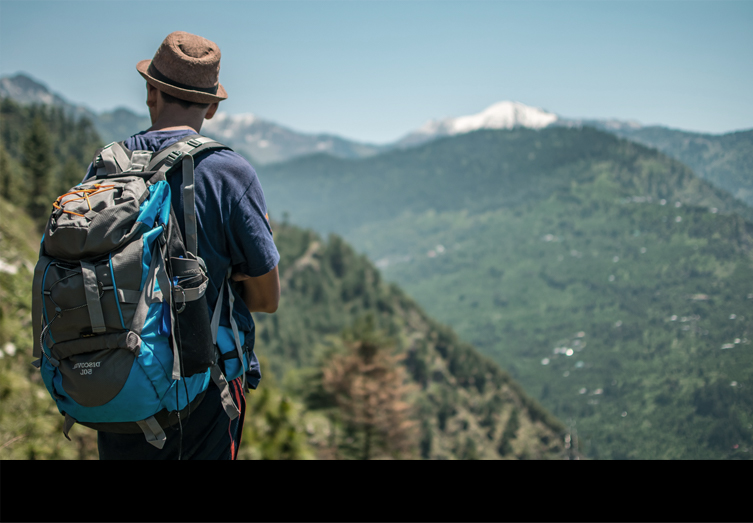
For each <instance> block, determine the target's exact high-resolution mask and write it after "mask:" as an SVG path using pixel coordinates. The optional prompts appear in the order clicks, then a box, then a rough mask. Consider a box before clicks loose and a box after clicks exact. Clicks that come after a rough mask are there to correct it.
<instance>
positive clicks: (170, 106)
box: [136, 31, 227, 123]
mask: <svg viewBox="0 0 753 523" xmlns="http://www.w3.org/2000/svg"><path fill="white" fill-rule="evenodd" d="M136 69H137V70H138V71H139V73H140V74H141V76H143V77H144V78H145V79H146V81H147V92H148V95H147V106H148V107H149V112H150V115H151V117H152V123H155V121H157V120H158V119H160V118H161V117H162V116H164V115H165V114H166V112H167V113H170V114H174V115H177V116H180V115H184V117H189V118H191V119H195V118H196V117H198V118H199V122H200V121H201V120H202V119H204V118H207V119H209V118H211V117H212V116H213V115H214V113H215V111H216V110H217V104H218V103H219V102H220V101H221V100H225V99H226V98H227V92H226V91H225V89H224V87H223V86H222V84H220V81H219V73H220V48H219V47H218V46H217V44H215V43H214V42H211V41H210V40H207V39H206V38H202V37H200V36H196V35H192V34H190V33H186V32H183V31H176V32H174V33H170V34H169V35H168V36H167V38H165V40H164V41H163V42H162V45H160V47H159V49H157V52H156V53H155V55H154V58H153V59H152V60H142V61H140V62H139V63H138V64H137V65H136ZM199 114H201V116H199ZM189 115H190V116H189Z"/></svg>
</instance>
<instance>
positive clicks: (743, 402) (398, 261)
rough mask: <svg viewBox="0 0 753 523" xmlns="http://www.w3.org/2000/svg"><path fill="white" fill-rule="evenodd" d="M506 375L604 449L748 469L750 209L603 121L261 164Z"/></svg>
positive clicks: (275, 197) (301, 210)
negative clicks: (740, 464)
mask: <svg viewBox="0 0 753 523" xmlns="http://www.w3.org/2000/svg"><path fill="white" fill-rule="evenodd" d="M263 174H264V175H265V176H266V178H265V186H264V187H265V191H266V194H267V197H268V201H269V205H270V208H271V209H272V210H273V212H274V211H275V210H277V213H278V214H279V213H282V212H285V211H287V212H289V213H290V219H291V220H292V221H296V220H298V219H300V220H305V221H307V222H308V223H311V224H312V225H313V226H315V227H316V228H318V229H319V230H322V231H327V230H334V231H337V232H340V233H342V234H343V235H344V236H345V238H346V239H347V240H348V241H350V242H351V243H353V244H354V245H355V246H356V248H358V249H359V250H361V251H362V252H365V253H366V254H367V255H368V256H369V257H370V258H371V259H373V260H376V264H377V266H378V267H380V268H381V269H382V271H383V273H384V275H385V278H387V279H388V280H391V281H396V282H398V283H399V284H400V285H401V286H402V287H403V288H405V289H406V290H407V292H409V293H410V294H411V295H412V296H414V297H415V298H416V300H417V301H418V302H419V303H420V304H422V306H423V307H424V308H425V309H426V310H427V312H428V313H429V314H431V315H433V316H435V317H437V318H438V319H439V320H440V321H443V322H446V323H447V324H449V325H450V326H452V327H453V329H455V330H456V331H457V332H458V334H459V335H460V336H461V338H462V339H464V340H466V341H468V342H470V343H472V344H473V345H474V346H476V347H478V348H479V349H480V350H481V351H482V352H483V353H484V354H485V355H487V356H488V357H490V358H492V359H493V360H494V361H496V362H497V363H499V364H500V365H501V366H502V367H503V368H506V369H507V370H508V371H509V372H510V373H511V375H512V376H513V378H515V379H516V380H518V381H520V383H521V384H522V385H523V386H524V387H525V388H526V390H527V391H529V392H530V393H532V394H534V395H536V397H537V398H538V399H539V400H540V401H541V402H542V404H543V405H544V406H545V407H546V408H548V409H550V410H551V411H552V412H553V413H554V414H555V415H556V416H557V417H559V418H560V419H562V420H563V421H565V422H566V423H567V424H568V425H570V426H575V427H577V429H576V430H577V433H578V435H579V437H580V441H581V442H582V448H583V450H584V452H586V453H587V455H589V456H591V457H594V458H607V459H608V458H643V459H646V458H653V459H655V458H702V459H709V458H748V457H749V456H750V450H751V449H753V416H752V415H751V413H752V412H753V388H752V387H753V386H752V385H751V383H750V380H749V376H750V375H751V371H753V353H752V352H751V346H752V345H751V339H753V333H752V332H751V327H753V317H752V315H751V313H750V308H751V305H752V304H753V287H751V282H752V281H753V263H752V261H751V237H752V235H753V227H752V226H751V223H750V222H748V221H746V220H745V219H744V217H749V216H750V213H751V209H750V208H748V207H746V206H744V205H743V204H741V203H740V202H739V201H736V200H735V199H734V198H732V197H731V196H730V195H729V194H726V193H724V192H723V191H721V190H719V189H716V188H714V187H712V186H711V185H710V184H709V183H708V182H706V181H704V180H701V179H700V178H698V177H697V176H695V175H694V173H693V172H692V171H691V170H690V169H689V168H688V167H687V166H685V165H682V164H680V163H679V162H677V161H675V160H672V159H670V158H668V157H666V156H664V155H662V154H661V153H659V152H657V151H655V150H651V149H648V148H645V147H643V146H640V145H637V144H634V143H630V142H627V141H624V140H619V139H617V138H615V137H614V136H611V135H608V134H605V133H601V132H598V131H596V130H590V129H573V130H570V129H545V130H542V131H538V132H537V131H531V130H515V131H480V132H477V133H471V134H468V135H464V136H460V137H456V138H452V139H448V140H442V141H437V142H434V143H432V144H429V145H428V146H424V147H420V148H417V149H414V150H412V151H405V152H402V153H400V154H388V155H383V156H381V157H377V158H373V159H368V160H362V161H359V162H353V161H339V160H334V159H329V158H323V157H312V158H309V159H308V160H298V161H296V162H291V163H288V164H280V165H278V166H275V167H274V168H267V169H265V170H264V171H263Z"/></svg>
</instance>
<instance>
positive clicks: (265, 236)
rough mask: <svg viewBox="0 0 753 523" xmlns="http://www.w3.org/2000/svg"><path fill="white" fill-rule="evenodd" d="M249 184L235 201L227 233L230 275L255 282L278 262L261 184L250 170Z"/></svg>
mask: <svg viewBox="0 0 753 523" xmlns="http://www.w3.org/2000/svg"><path fill="white" fill-rule="evenodd" d="M252 173H253V174H252V176H250V178H251V181H250V184H249V185H248V187H247V188H246V191H245V192H244V193H243V195H242V196H241V198H240V199H239V200H238V201H237V203H236V204H235V206H234V209H233V211H232V213H231V215H230V220H229V222H228V224H227V226H228V229H227V230H226V234H227V238H228V241H229V244H230V253H231V263H232V265H233V272H240V273H242V274H246V275H248V276H251V277H252V278H256V277H258V276H263V275H265V274H267V273H268V272H269V271H271V270H272V269H274V268H275V267H276V266H277V264H278V263H279V261H280V255H279V253H278V252H277V247H276V246H275V243H274V240H273V239H272V229H271V227H270V224H269V218H268V216H267V204H266V201H265V200H264V191H263V190H262V187H261V183H259V179H258V177H257V176H256V173H255V172H254V171H253V170H252Z"/></svg>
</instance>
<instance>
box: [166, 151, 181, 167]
mask: <svg viewBox="0 0 753 523" xmlns="http://www.w3.org/2000/svg"><path fill="white" fill-rule="evenodd" d="M181 156H183V153H182V152H180V151H173V152H171V153H170V154H168V155H167V158H165V164H167V165H172V164H174V163H175V162H176V161H177V160H178V158H180V157H181Z"/></svg>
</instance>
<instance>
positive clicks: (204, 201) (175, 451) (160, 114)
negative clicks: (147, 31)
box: [87, 31, 280, 459]
mask: <svg viewBox="0 0 753 523" xmlns="http://www.w3.org/2000/svg"><path fill="white" fill-rule="evenodd" d="M136 68H137V70H138V71H139V73H140V74H141V75H142V76H143V77H144V78H145V79H146V82H147V100H146V105H147V107H148V108H149V116H150V118H151V122H152V126H151V127H150V128H149V129H147V130H146V131H143V132H141V133H138V134H136V135H134V136H132V137H130V138H128V139H127V140H125V146H126V147H128V148H129V149H131V150H151V151H157V150H159V149H162V148H164V147H167V146H169V145H170V144H172V143H174V142H176V141H178V140H179V139H181V138H183V137H185V136H188V135H194V134H198V133H199V132H200V131H201V126H202V123H203V121H204V120H205V119H206V120H209V119H211V118H212V117H213V116H214V114H215V113H216V112H217V108H218V105H219V102H220V101H221V100H225V99H226V98H227V93H226V92H225V89H224V88H223V86H222V85H221V84H220V83H219V70H220V50H219V48H218V47H217V45H216V44H215V43H214V42H211V41H209V40H207V39H205V38H202V37H200V36H196V35H192V34H189V33H185V32H182V31H176V32H174V33H171V34H170V35H168V36H167V38H165V40H164V41H163V42H162V45H161V46H160V47H159V49H158V50H157V52H156V53H155V55H154V58H153V59H152V60H143V61H141V62H139V63H138V64H137V66H136ZM194 162H195V169H194V176H195V182H194V186H195V194H196V214H197V221H198V254H199V256H200V257H202V258H203V259H204V261H205V263H206V266H207V269H208V272H209V285H208V287H207V290H206V297H207V303H209V304H210V306H213V307H214V306H216V305H215V304H216V303H217V301H218V297H219V291H220V288H221V286H222V284H223V278H224V276H225V274H226V273H227V270H228V267H232V268H233V276H232V278H233V280H235V281H236V282H241V283H240V285H236V286H235V287H236V288H238V287H241V288H242V294H241V295H237V296H236V298H237V299H236V300H235V305H234V309H233V317H234V318H235V320H236V322H237V325H238V329H239V330H241V331H244V332H245V340H246V344H248V345H249V347H250V348H253V341H254V322H253V319H252V318H251V314H250V313H251V312H267V313H273V312H275V311H276V310H277V306H278V303H279V300H280V279H279V275H278V270H277V264H278V262H279V259H280V256H279V254H278V252H277V249H276V247H275V244H274V242H273V240H272V231H271V229H270V226H269V221H268V218H267V217H266V216H267V209H266V203H265V201H264V193H263V192H262V188H261V185H260V184H259V180H258V178H257V176H256V173H255V172H254V169H253V168H252V167H251V165H249V163H248V162H247V161H246V160H245V159H244V158H243V157H241V156H240V155H238V154H236V153H234V152H232V151H228V150H219V151H208V152H205V153H202V154H200V155H199V156H198V157H196V158H195V159H194ZM92 174H93V172H92V171H90V173H89V175H88V176H91V175H92ZM88 176H87V177H88ZM168 182H169V184H170V189H171V194H172V204H173V207H174V209H175V216H176V217H177V219H178V222H179V225H180V228H181V232H182V233H183V234H184V237H185V225H184V223H183V201H182V198H183V196H182V195H183V191H182V187H181V183H182V177H181V176H180V174H178V175H177V176H176V175H173V176H171V177H170V179H169V180H168ZM234 292H236V291H234ZM228 303H229V301H228V297H227V292H225V298H224V299H223V303H222V304H220V306H221V307H222V316H221V320H220V325H221V326H225V327H229V326H230V319H229V318H230V316H229V311H230V309H229V305H228ZM241 303H244V304H245V308H244V307H243V305H241ZM246 378H247V381H248V383H249V385H250V386H251V387H252V388H256V385H257V384H258V383H259V380H260V379H261V374H260V372H259V363H258V360H257V359H256V356H253V358H252V364H251V366H250V368H249V370H248V371H247V373H246ZM241 381H242V380H241V378H238V379H236V380H233V381H231V382H230V391H231V393H232V396H233V399H234V401H235V403H236V404H237V406H238V407H239V409H240V412H241V413H240V416H238V418H236V419H235V420H233V421H231V420H230V419H229V418H228V416H227V414H226V413H225V411H224V410H223V408H222V405H221V402H220V392H219V389H218V388H217V387H216V386H215V385H214V384H213V383H212V382H211V381H210V385H209V389H208V391H207V393H206V396H205V397H204V399H203V400H202V401H201V403H200V404H199V406H198V407H197V408H196V410H194V411H193V412H192V413H191V415H190V417H189V419H188V420H184V421H183V422H182V423H181V424H176V425H174V426H173V427H172V428H171V429H168V430H170V431H171V432H172V434H171V432H168V433H167V436H168V437H167V442H166V444H165V446H164V448H162V449H157V448H155V447H154V446H152V445H150V444H149V443H148V442H147V441H145V439H144V436H143V435H142V434H114V433H106V432H99V434H98V446H99V456H100V459H175V458H177V457H178V455H179V454H180V456H181V458H182V459H235V458H236V456H237V454H238V447H239V445H240V441H241V431H242V427H243V418H244V412H245V399H244V396H243V390H242V389H241V387H242V386H241ZM179 431H180V432H179ZM181 433H182V434H181Z"/></svg>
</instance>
